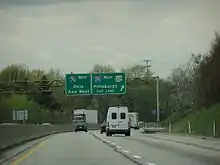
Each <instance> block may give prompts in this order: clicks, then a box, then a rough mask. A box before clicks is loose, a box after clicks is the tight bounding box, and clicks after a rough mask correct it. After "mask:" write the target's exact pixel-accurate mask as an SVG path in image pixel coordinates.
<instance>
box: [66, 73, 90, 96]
mask: <svg viewBox="0 0 220 165" xmlns="http://www.w3.org/2000/svg"><path fill="white" fill-rule="evenodd" d="M65 92H66V95H67V96H73V95H90V94H91V75H90V74H66V77H65Z"/></svg>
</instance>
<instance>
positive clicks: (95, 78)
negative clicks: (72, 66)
mask: <svg viewBox="0 0 220 165" xmlns="http://www.w3.org/2000/svg"><path fill="white" fill-rule="evenodd" d="M65 93H66V95H67V96H74V95H90V94H92V95H107V94H125V93H126V76H125V73H93V74H88V73H86V74H72V73H71V74H66V77H65Z"/></svg>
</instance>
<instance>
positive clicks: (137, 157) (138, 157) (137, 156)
mask: <svg viewBox="0 0 220 165" xmlns="http://www.w3.org/2000/svg"><path fill="white" fill-rule="evenodd" d="M133 158H135V159H140V158H141V157H140V156H139V155H133Z"/></svg>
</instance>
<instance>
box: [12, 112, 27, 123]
mask: <svg viewBox="0 0 220 165" xmlns="http://www.w3.org/2000/svg"><path fill="white" fill-rule="evenodd" d="M12 118H13V120H17V121H19V120H21V121H23V120H27V119H28V111H27V110H13V111H12Z"/></svg>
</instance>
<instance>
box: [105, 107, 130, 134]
mask: <svg viewBox="0 0 220 165" xmlns="http://www.w3.org/2000/svg"><path fill="white" fill-rule="evenodd" d="M106 122H107V123H106V136H111V135H113V134H125V136H130V135H131V131H130V121H129V116H128V108H127V107H125V106H118V107H109V109H108V113H107V119H106Z"/></svg>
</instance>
